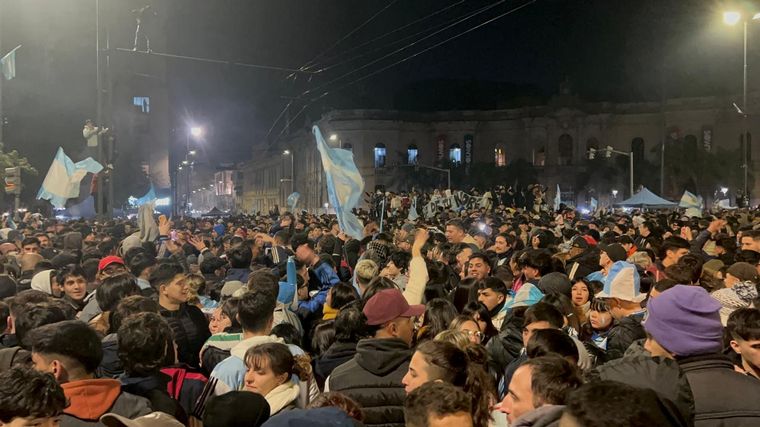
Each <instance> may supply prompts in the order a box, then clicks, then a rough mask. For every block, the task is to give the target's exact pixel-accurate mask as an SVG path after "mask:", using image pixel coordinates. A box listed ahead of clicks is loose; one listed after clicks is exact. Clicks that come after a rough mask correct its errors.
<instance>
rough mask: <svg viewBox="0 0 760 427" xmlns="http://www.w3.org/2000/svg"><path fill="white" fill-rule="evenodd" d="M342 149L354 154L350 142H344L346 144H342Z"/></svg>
mask: <svg viewBox="0 0 760 427" xmlns="http://www.w3.org/2000/svg"><path fill="white" fill-rule="evenodd" d="M343 149H344V150H348V151H350V152H352V153H353V152H354V146H353V145H351V143H350V142H346V143H344V144H343Z"/></svg>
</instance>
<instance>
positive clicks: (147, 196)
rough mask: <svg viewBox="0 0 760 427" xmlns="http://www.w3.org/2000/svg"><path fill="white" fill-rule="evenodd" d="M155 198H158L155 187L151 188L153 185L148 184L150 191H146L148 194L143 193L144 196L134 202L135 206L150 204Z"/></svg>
mask: <svg viewBox="0 0 760 427" xmlns="http://www.w3.org/2000/svg"><path fill="white" fill-rule="evenodd" d="M157 198H158V196H156V189H155V187H153V183H151V184H150V189H149V190H148V192H147V193H145V195H144V196H142V197H140V198H139V199H137V201H136V202H135V204H136V205H137V206H142V205H144V204H146V203H150V202H152V201H154V200H156V199H157Z"/></svg>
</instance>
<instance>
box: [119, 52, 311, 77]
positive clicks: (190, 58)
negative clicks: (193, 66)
mask: <svg viewBox="0 0 760 427" xmlns="http://www.w3.org/2000/svg"><path fill="white" fill-rule="evenodd" d="M116 50H117V51H119V52H127V53H131V54H136V55H152V56H161V57H165V58H173V59H184V60H187V61H197V62H206V63H210V64H222V65H234V66H236V67H245V68H255V69H260V70H270V71H284V72H290V73H303V74H312V72H310V71H306V70H301V69H295V68H288V67H279V66H276V65H263V64H247V63H244V62H237V61H225V60H221V59H211V58H202V57H197V56H187V55H175V54H171V53H163V52H153V51H150V52H143V51H137V50H132V49H124V48H119V47H117V48H116Z"/></svg>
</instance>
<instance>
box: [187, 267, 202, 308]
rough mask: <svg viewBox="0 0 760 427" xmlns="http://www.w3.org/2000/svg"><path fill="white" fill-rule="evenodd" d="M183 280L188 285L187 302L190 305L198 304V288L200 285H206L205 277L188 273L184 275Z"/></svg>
mask: <svg viewBox="0 0 760 427" xmlns="http://www.w3.org/2000/svg"><path fill="white" fill-rule="evenodd" d="M185 282H186V283H187V285H188V286H189V287H190V292H188V293H187V302H188V304H191V305H198V304H200V303H201V300H200V298H198V290H199V289H200V288H201V287H204V288H205V287H206V279H205V278H204V277H203V276H201V275H200V274H188V275H187V276H186V277H185Z"/></svg>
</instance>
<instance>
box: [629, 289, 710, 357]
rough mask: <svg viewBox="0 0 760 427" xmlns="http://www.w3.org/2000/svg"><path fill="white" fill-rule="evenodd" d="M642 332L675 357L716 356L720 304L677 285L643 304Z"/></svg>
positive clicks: (699, 291)
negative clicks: (713, 354) (646, 312)
mask: <svg viewBox="0 0 760 427" xmlns="http://www.w3.org/2000/svg"><path fill="white" fill-rule="evenodd" d="M647 311H648V315H647V318H646V320H645V322H644V329H646V331H647V332H648V333H649V334H650V335H651V336H652V337H653V338H654V339H655V340H656V341H657V342H658V343H659V344H660V345H661V346H662V347H664V348H665V349H666V350H668V351H669V352H671V353H673V354H675V355H676V356H696V355H700V354H710V353H717V352H719V351H720V350H721V348H722V347H723V325H722V324H721V323H720V303H718V302H717V301H715V299H713V298H712V297H710V294H708V293H707V291H705V290H704V289H703V288H701V287H699V286H689V285H677V286H674V287H672V288H670V289H668V290H667V291H665V292H663V293H662V294H661V295H659V296H657V297H656V298H652V299H650V300H649V303H648V304H647Z"/></svg>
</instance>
